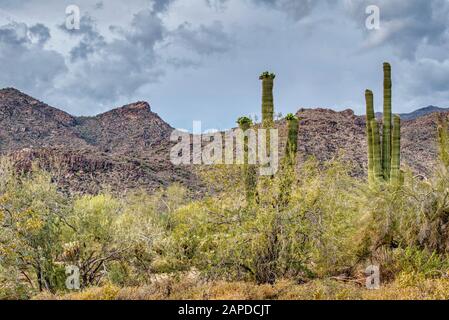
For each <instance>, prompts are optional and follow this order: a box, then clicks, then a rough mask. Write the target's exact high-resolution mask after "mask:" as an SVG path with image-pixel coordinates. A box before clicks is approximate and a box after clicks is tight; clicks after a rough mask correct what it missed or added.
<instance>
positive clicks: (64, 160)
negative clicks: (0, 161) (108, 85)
mask: <svg viewBox="0 0 449 320" xmlns="http://www.w3.org/2000/svg"><path fill="white" fill-rule="evenodd" d="M172 130H173V129H172V128H171V127H170V126H169V125H168V124H167V123H166V122H164V121H163V120H162V119H161V118H160V117H159V116H158V115H157V114H156V113H153V112H152V111H151V108H150V106H149V104H148V103H146V102H136V103H133V104H129V105H126V106H123V107H121V108H117V109H114V110H112V111H109V112H106V113H103V114H100V115H97V116H95V117H73V116H71V115H69V114H67V113H65V112H63V111H61V110H58V109H56V108H53V107H50V106H48V105H46V104H45V103H42V102H40V101H38V100H36V99H34V98H32V97H29V96H27V95H25V94H23V93H22V92H20V91H18V90H15V89H11V88H8V89H3V90H0V152H1V153H2V154H9V155H11V156H12V158H13V159H14V160H15V162H16V163H17V165H18V166H19V167H20V168H24V169H27V168H29V167H30V165H31V163H32V162H33V161H37V160H39V162H40V163H41V164H42V165H43V166H45V167H46V168H48V169H50V170H51V172H52V173H53V174H54V177H55V179H56V180H57V181H58V182H59V183H60V185H61V187H63V188H64V189H67V190H68V191H70V192H88V193H95V192H97V191H99V190H100V189H101V188H103V187H107V186H109V187H112V188H113V189H114V190H117V191H120V192H122V191H123V192H126V191H127V190H129V189H136V188H144V189H146V190H150V191H152V190H155V189H157V188H159V187H161V186H167V185H169V184H171V183H174V182H177V183H180V184H183V185H185V186H187V187H189V188H190V190H191V191H192V192H194V193H196V192H198V191H199V190H200V189H201V186H200V184H199V180H198V179H197V177H196V175H195V174H194V173H193V172H192V170H191V168H187V167H175V166H173V165H172V164H171V162H170V159H169V152H170V148H171V144H170V140H169V137H170V133H171V132H172Z"/></svg>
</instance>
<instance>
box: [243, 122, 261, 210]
mask: <svg viewBox="0 0 449 320" xmlns="http://www.w3.org/2000/svg"><path fill="white" fill-rule="evenodd" d="M242 119H243V121H241V120H242ZM238 124H239V128H240V129H241V130H242V131H243V133H245V132H246V131H247V130H249V129H250V128H251V124H252V123H251V120H250V119H249V118H245V117H244V118H240V119H239V121H238ZM248 141H249V139H248V137H247V136H245V138H244V161H243V177H244V183H245V194H246V202H247V205H248V206H251V205H252V204H253V203H254V202H255V199H256V194H257V168H256V166H255V165H254V164H249V155H248V152H249V147H248Z"/></svg>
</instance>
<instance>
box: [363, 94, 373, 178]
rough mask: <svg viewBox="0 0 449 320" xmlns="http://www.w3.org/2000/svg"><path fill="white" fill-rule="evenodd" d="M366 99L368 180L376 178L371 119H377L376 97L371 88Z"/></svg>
mask: <svg viewBox="0 0 449 320" xmlns="http://www.w3.org/2000/svg"><path fill="white" fill-rule="evenodd" d="M365 100H366V138H367V139H366V140H367V143H368V181H369V182H372V181H373V179H374V160H373V130H372V128H371V121H372V120H374V119H375V114H374V97H373V92H372V91H371V90H366V91H365Z"/></svg>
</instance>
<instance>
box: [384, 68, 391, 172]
mask: <svg viewBox="0 0 449 320" xmlns="http://www.w3.org/2000/svg"><path fill="white" fill-rule="evenodd" d="M391 116H392V111H391V66H390V64H389V63H387V62H385V63H384V110H383V118H384V121H383V130H382V169H383V175H384V178H385V180H387V181H388V180H389V179H390V170H391Z"/></svg>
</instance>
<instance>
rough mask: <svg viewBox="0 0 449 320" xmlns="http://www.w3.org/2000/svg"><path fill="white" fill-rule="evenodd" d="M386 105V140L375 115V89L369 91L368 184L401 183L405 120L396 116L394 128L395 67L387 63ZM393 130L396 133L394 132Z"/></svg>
mask: <svg viewBox="0 0 449 320" xmlns="http://www.w3.org/2000/svg"><path fill="white" fill-rule="evenodd" d="M383 67H384V106H383V111H384V112H383V126H382V141H381V138H380V133H379V125H378V124H377V121H376V118H375V114H374V97H373V92H372V91H371V90H366V91H365V100H366V135H367V143H368V181H369V182H370V183H372V182H375V181H391V182H392V183H399V182H400V180H401V176H402V173H401V169H400V166H401V159H400V157H401V119H400V118H399V116H397V115H395V116H394V126H392V108H391V66H390V64H389V63H384V65H383ZM392 128H393V130H392Z"/></svg>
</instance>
